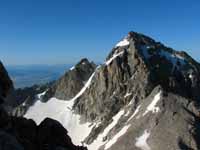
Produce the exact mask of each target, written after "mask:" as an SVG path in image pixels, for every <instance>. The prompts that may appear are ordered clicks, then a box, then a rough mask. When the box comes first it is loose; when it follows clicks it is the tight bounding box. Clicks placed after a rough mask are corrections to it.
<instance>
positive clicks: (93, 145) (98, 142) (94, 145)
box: [88, 110, 124, 150]
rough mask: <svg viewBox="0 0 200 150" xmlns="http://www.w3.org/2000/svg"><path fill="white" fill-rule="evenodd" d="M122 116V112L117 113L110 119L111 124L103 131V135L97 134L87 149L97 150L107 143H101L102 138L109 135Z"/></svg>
mask: <svg viewBox="0 0 200 150" xmlns="http://www.w3.org/2000/svg"><path fill="white" fill-rule="evenodd" d="M123 114H124V110H121V111H119V112H118V113H117V114H116V115H115V116H114V117H113V118H112V119H113V121H112V123H111V124H109V125H108V126H107V127H106V128H105V129H104V131H103V133H101V134H99V135H98V137H97V139H96V140H95V141H94V142H93V143H91V144H90V145H88V149H89V150H97V149H98V148H99V147H100V146H102V145H104V144H105V143H106V142H107V141H103V138H104V137H105V136H107V134H108V133H109V131H110V130H111V129H112V128H113V127H115V125H116V124H117V123H118V121H119V119H120V118H121V116H122V115H123Z"/></svg>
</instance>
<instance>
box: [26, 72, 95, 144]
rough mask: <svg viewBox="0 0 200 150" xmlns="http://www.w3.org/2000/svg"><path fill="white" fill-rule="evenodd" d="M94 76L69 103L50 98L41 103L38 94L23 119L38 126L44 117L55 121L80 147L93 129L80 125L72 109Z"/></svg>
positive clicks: (78, 116) (88, 125)
mask: <svg viewBox="0 0 200 150" xmlns="http://www.w3.org/2000/svg"><path fill="white" fill-rule="evenodd" d="M94 74H95V73H93V74H92V75H91V77H90V78H89V80H88V81H87V82H86V84H85V86H84V87H83V88H82V89H81V91H80V92H79V93H78V94H77V95H76V96H75V97H74V98H72V99H71V100H69V101H64V100H58V99H56V98H51V99H50V100H49V101H47V102H46V103H43V102H41V101H40V99H39V98H40V97H41V96H42V94H39V95H38V100H37V101H36V103H35V104H34V105H33V106H32V107H30V108H29V110H28V111H27V113H26V114H25V116H24V117H26V118H30V119H33V120H34V121H35V122H36V123H37V124H40V123H41V122H42V121H43V120H44V119H45V118H46V117H49V118H52V119H55V120H57V121H59V122H60V123H61V124H62V125H63V126H64V127H65V128H66V129H67V130H68V132H69V136H70V137H71V138H72V141H73V143H74V144H76V145H80V143H81V142H82V140H84V139H85V138H86V137H87V136H88V135H89V133H90V132H91V129H92V128H93V127H94V124H93V125H91V123H84V124H81V122H80V115H77V114H74V113H73V111H72V107H73V105H74V102H75V100H76V99H77V98H78V97H80V96H81V95H82V94H83V93H84V92H85V90H86V89H87V88H88V87H89V86H90V84H91V81H92V78H93V76H94ZM43 94H44V93H43ZM80 133H81V134H80Z"/></svg>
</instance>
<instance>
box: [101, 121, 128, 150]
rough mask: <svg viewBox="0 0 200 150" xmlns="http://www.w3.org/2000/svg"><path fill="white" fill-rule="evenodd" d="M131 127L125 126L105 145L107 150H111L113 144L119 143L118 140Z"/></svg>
mask: <svg viewBox="0 0 200 150" xmlns="http://www.w3.org/2000/svg"><path fill="white" fill-rule="evenodd" d="M130 126H131V125H126V126H124V127H123V128H122V129H121V130H120V131H119V132H118V133H117V134H116V135H115V136H114V137H113V138H112V139H111V140H110V141H109V142H108V143H106V145H105V150H106V149H108V148H110V147H111V146H112V145H113V144H115V143H116V142H117V140H118V139H119V138H120V137H121V136H122V135H124V134H125V133H126V132H127V130H128V129H129V127H130Z"/></svg>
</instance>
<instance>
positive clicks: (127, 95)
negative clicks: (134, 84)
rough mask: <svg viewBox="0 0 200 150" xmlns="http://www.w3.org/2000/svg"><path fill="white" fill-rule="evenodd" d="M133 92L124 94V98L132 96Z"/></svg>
mask: <svg viewBox="0 0 200 150" xmlns="http://www.w3.org/2000/svg"><path fill="white" fill-rule="evenodd" d="M131 94H132V93H126V95H124V98H127V97H129V96H131Z"/></svg>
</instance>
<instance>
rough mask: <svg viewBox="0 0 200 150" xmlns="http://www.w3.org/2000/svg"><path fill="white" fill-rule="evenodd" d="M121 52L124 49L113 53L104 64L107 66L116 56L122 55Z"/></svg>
mask: <svg viewBox="0 0 200 150" xmlns="http://www.w3.org/2000/svg"><path fill="white" fill-rule="evenodd" d="M123 53H124V51H121V52H119V53H116V54H114V55H113V56H112V57H111V58H110V59H109V60H107V61H106V62H105V64H106V65H107V66H108V65H109V64H110V63H111V62H112V61H113V60H114V59H115V58H116V57H118V56H120V55H122V54H123Z"/></svg>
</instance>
